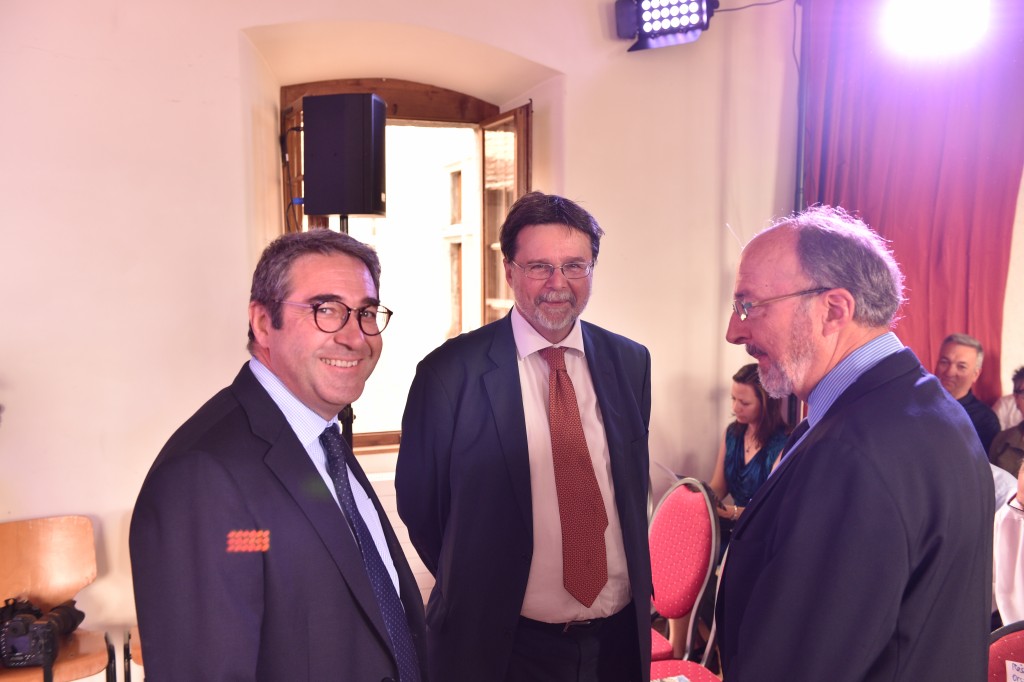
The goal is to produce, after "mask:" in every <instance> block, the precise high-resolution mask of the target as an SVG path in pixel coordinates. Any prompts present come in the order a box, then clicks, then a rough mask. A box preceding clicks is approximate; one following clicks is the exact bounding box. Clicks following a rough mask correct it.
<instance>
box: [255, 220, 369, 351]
mask: <svg viewBox="0 0 1024 682" xmlns="http://www.w3.org/2000/svg"><path fill="white" fill-rule="evenodd" d="M336 253H341V254H345V255H347V256H352V257H353V258H358V259H359V260H361V261H362V262H363V263H364V264H365V265H366V269H367V270H369V271H370V277H371V278H372V279H373V286H374V288H375V289H377V292H378V295H379V293H380V260H379V259H378V258H377V252H376V251H374V250H373V247H371V246H369V245H367V244H364V243H362V242H361V241H359V240H358V239H355V238H353V237H350V236H349V235H347V234H343V233H341V232H334V231H333V230H326V229H312V230H310V231H308V232H290V233H288V234H285V235H282V236H280V237H278V238H277V239H275V240H274V241H272V242H271V243H270V244H269V245H268V246H267V248H266V249H264V250H263V255H262V256H260V261H259V263H257V264H256V270H255V271H254V272H253V273H252V288H251V289H250V291H249V302H250V303H252V302H256V303H259V304H260V305H262V306H263V307H264V308H266V309H267V311H268V312H269V313H270V322H271V324H272V325H273V326H274V329H280V328H281V325H282V324H283V321H282V318H281V303H280V302H281V301H282V300H284V299H286V298H288V296H289V294H290V291H291V269H292V265H293V264H294V263H295V261H296V260H298V259H299V258H301V257H302V256H305V255H308V254H321V255H324V256H330V255H333V254H336ZM255 340H256V337H255V336H254V335H253V333H252V328H251V327H250V328H249V348H250V350H251V349H252V344H253V342H255Z"/></svg>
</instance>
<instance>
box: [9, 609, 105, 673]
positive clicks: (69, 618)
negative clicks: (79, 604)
mask: <svg viewBox="0 0 1024 682" xmlns="http://www.w3.org/2000/svg"><path fill="white" fill-rule="evenodd" d="M3 612H4V616H3V622H2V623H0V663H2V664H3V665H4V666H5V667H7V668H22V667H26V666H43V667H45V668H49V667H50V666H52V665H53V662H54V661H55V660H56V659H57V652H58V650H59V648H60V641H61V639H63V638H64V637H65V636H66V635H68V634H70V633H71V632H73V631H74V630H75V628H77V627H78V626H79V625H80V624H81V623H82V621H83V620H84V619H85V614H84V613H82V612H81V611H79V610H78V609H76V608H75V602H74V600H73V599H69V600H68V601H66V602H64V603H63V604H58V605H57V606H55V607H53V609H51V610H50V611H49V612H48V613H42V612H40V611H39V610H38V609H36V608H35V607H33V606H32V605H31V604H30V603H29V602H25V601H21V600H17V601H16V600H14V599H8V600H7V601H6V602H5V604H4V607H3Z"/></svg>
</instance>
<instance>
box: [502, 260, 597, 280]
mask: <svg viewBox="0 0 1024 682" xmlns="http://www.w3.org/2000/svg"><path fill="white" fill-rule="evenodd" d="M509 263H511V264H512V265H514V266H516V267H517V268H519V269H520V270H522V271H523V272H524V273H525V274H526V276H527V277H529V278H530V279H548V278H549V277H551V275H553V274H555V270H561V271H562V276H563V277H565V278H566V279H583V278H584V277H586V276H587V275H589V274H590V273H591V272H593V271H594V261H589V262H586V263H583V262H579V263H562V264H561V265H552V264H551V263H528V264H526V265H520V264H519V263H517V262H515V261H514V260H510V261H509Z"/></svg>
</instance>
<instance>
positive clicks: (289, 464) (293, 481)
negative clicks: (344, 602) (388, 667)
mask: <svg viewBox="0 0 1024 682" xmlns="http://www.w3.org/2000/svg"><path fill="white" fill-rule="evenodd" d="M232 390H233V391H234V392H235V395H236V396H237V397H238V400H239V402H240V403H241V404H242V408H243V409H244V410H245V411H246V414H247V415H248V416H249V423H250V426H251V427H252V430H253V433H254V434H256V435H257V436H259V437H260V438H263V439H265V440H266V441H267V442H269V443H270V444H271V446H270V449H269V450H268V452H267V454H266V456H265V457H264V462H265V463H266V465H267V467H268V468H269V469H270V470H271V471H272V472H273V473H274V475H275V476H276V477H277V478H278V480H279V481H281V485H282V486H284V488H285V489H286V490H287V491H288V493H289V494H290V495H291V497H292V499H293V500H295V503H296V505H298V507H299V508H300V509H301V510H302V512H303V514H305V516H306V518H307V519H309V522H310V524H311V525H312V526H313V528H314V530H316V533H317V535H319V536H320V539H321V540H322V541H323V543H324V547H326V549H327V551H328V553H330V555H331V557H332V558H333V559H334V562H335V563H336V564H337V566H338V570H339V572H340V573H341V576H342V578H343V579H344V581H345V582H346V583H347V584H348V585H349V588H350V589H351V591H352V594H353V595H354V596H355V599H356V602H357V603H358V604H359V607H360V608H361V609H362V611H363V613H364V615H365V616H366V619H367V621H369V622H370V623H372V624H373V627H374V628H376V630H377V633H378V635H379V636H380V637H381V638H382V639H383V641H384V642H385V643H388V642H390V639H389V637H388V634H387V628H386V627H385V625H384V619H383V617H382V616H381V613H380V607H379V606H378V604H377V598H376V596H375V595H374V593H373V587H372V586H371V585H370V579H369V578H368V577H367V575H366V567H365V565H364V564H363V557H362V554H361V553H360V551H359V546H358V545H357V544H356V540H355V537H354V536H353V535H352V532H351V531H350V530H349V527H348V522H347V521H345V517H344V515H343V514H342V512H341V509H340V508H339V507H338V504H337V503H336V502H335V501H334V498H333V497H332V496H331V494H330V492H329V491H328V490H327V486H326V485H325V484H324V481H323V479H322V478H321V477H320V474H319V472H317V470H316V467H315V466H313V463H312V462H311V461H310V459H309V455H308V454H307V453H306V450H305V448H304V447H303V446H302V443H300V442H299V439H298V438H297V437H296V436H295V432H294V431H292V429H291V427H290V426H289V425H288V422H287V420H285V418H284V415H283V414H281V411H280V409H278V407H277V405H276V404H274V401H273V400H272V399H271V398H270V396H269V395H267V392H266V391H265V390H264V389H263V387H262V386H261V385H260V383H259V382H258V381H257V380H256V377H255V376H253V374H252V372H251V371H250V370H249V367H248V365H246V366H245V367H244V368H243V369H242V372H240V373H239V375H238V377H237V378H236V379H235V383H234V384H233V385H232ZM360 475H362V471H361V470H360V471H358V472H357V477H359V476H360ZM365 478H366V477H365V475H362V478H361V479H360V482H362V481H364V480H365ZM371 493H372V491H371ZM372 499H373V500H374V505H375V506H377V507H379V503H378V502H377V499H376V495H372ZM378 513H379V512H378ZM385 526H387V524H385ZM389 541H390V538H389Z"/></svg>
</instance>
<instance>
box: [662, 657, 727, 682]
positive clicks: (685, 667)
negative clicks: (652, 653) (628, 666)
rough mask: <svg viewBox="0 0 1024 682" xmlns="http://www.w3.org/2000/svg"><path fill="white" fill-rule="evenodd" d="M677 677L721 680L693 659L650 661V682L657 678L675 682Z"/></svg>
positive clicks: (690, 681)
mask: <svg viewBox="0 0 1024 682" xmlns="http://www.w3.org/2000/svg"><path fill="white" fill-rule="evenodd" d="M677 679H678V680H684V679H685V680H687V682H721V678H720V677H719V676H718V675H716V674H714V673H713V672H711V671H710V670H708V669H707V668H705V667H704V666H702V665H701V664H700V663H696V662H694V661H680V660H679V659H677V658H670V659H668V660H665V661H652V662H651V682H658V680H665V682H676V680H677Z"/></svg>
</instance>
